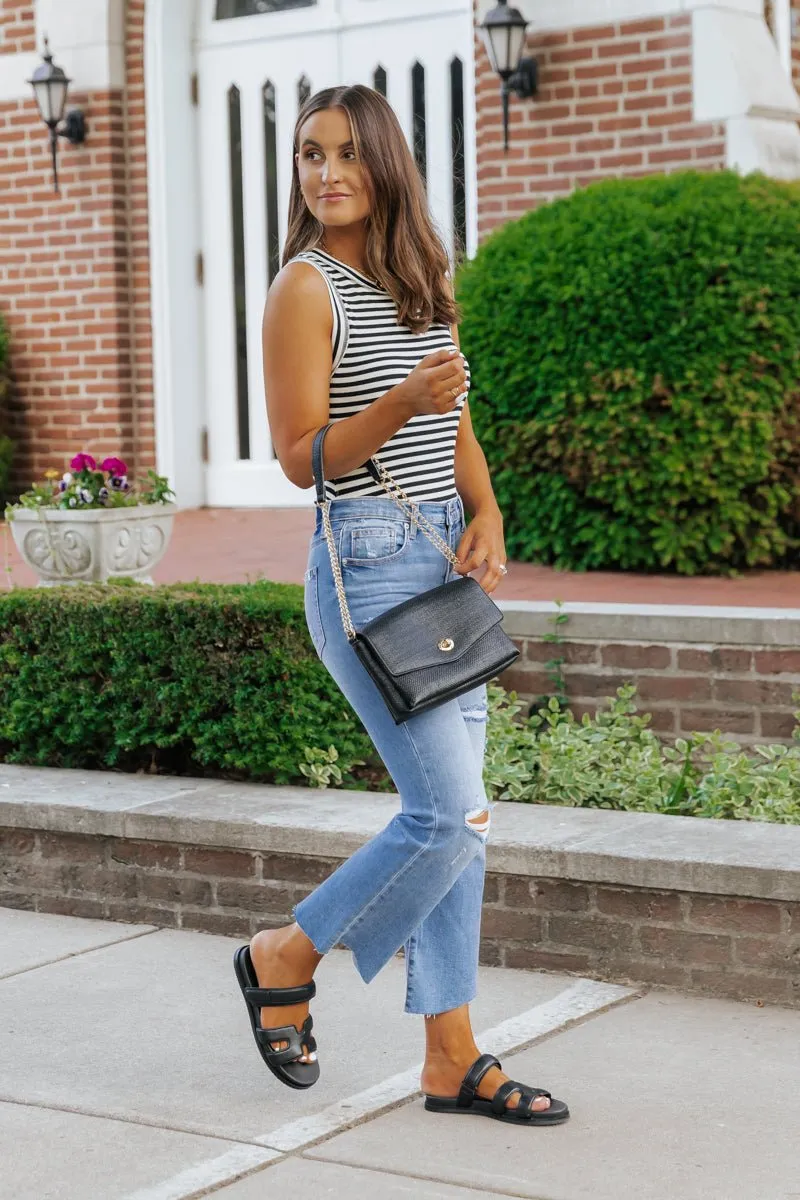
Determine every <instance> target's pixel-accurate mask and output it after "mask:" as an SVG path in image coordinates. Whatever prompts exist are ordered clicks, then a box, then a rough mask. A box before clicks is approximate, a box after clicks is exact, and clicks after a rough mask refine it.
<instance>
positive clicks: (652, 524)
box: [458, 172, 800, 575]
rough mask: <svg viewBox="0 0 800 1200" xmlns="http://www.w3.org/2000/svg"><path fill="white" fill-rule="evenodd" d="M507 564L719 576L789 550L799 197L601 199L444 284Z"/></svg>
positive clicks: (574, 200) (798, 537)
mask: <svg viewBox="0 0 800 1200" xmlns="http://www.w3.org/2000/svg"><path fill="white" fill-rule="evenodd" d="M458 298H459V301H460V303H461V305H462V307H463V313H464V318H463V324H462V327H461V340H462V345H463V347H464V351H465V353H466V354H467V355H468V356H469V358H470V362H471V365H472V371H473V386H472V391H471V395H470V406H471V409H472V412H473V417H474V421H475V427H476V430H477V432H478V435H479V437H480V438H481V442H482V445H483V448H484V450H485V452H486V456H487V459H488V461H489V466H490V470H491V472H492V478H493V481H494V485H495V489H496V493H497V497H498V500H499V502H500V505H501V508H502V510H503V513H504V517H505V522H506V545H507V549H508V552H509V555H510V556H512V557H515V558H518V559H522V560H524V561H530V562H541V563H550V564H554V565H556V566H558V567H561V568H569V569H587V568H622V569H631V570H632V569H635V570H645V571H650V570H665V569H667V570H672V571H677V572H680V573H682V574H688V575H691V574H697V573H705V572H708V573H715V572H717V573H726V572H730V571H731V570H736V569H738V568H745V567H755V566H768V567H778V566H784V565H794V564H796V562H797V551H798V546H800V185H798V184H795V183H781V182H777V181H775V180H771V179H766V178H764V177H762V176H758V175H751V176H748V177H747V178H741V177H739V176H738V175H736V174H733V173H728V172H720V173H716V174H700V173H696V172H687V173H678V174H675V175H670V176H666V177H662V176H655V177H650V178H645V179H630V180H608V181H605V182H601V183H598V184H596V185H594V186H592V187H590V188H587V189H586V190H584V191H578V192H576V193H574V194H573V195H572V196H570V197H568V198H566V199H563V200H559V201H557V202H555V203H553V204H549V205H546V206H544V207H541V208H539V209H536V210H535V211H533V212H530V213H527V214H526V215H525V216H524V217H522V218H521V219H520V220H518V221H515V222H512V223H510V224H508V225H506V226H504V227H503V228H502V229H500V230H499V231H498V232H496V233H495V234H493V235H492V236H491V237H490V238H489V239H488V240H487V241H486V242H485V243H484V244H483V246H482V247H481V248H480V250H479V251H478V254H477V256H476V257H475V259H474V260H473V261H472V262H467V263H465V264H464V266H463V267H462V269H461V271H460V273H459V276H458Z"/></svg>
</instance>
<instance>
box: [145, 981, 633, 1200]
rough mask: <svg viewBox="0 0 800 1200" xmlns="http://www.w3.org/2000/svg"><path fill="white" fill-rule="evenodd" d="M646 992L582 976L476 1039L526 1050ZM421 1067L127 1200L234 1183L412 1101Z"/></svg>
mask: <svg viewBox="0 0 800 1200" xmlns="http://www.w3.org/2000/svg"><path fill="white" fill-rule="evenodd" d="M641 994H642V992H641V990H639V989H636V988H628V987H620V986H619V985H617V984H612V983H598V982H596V981H595V980H593V979H578V980H576V982H575V983H574V984H573V985H572V986H571V987H569V988H567V989H566V990H565V991H563V992H561V993H559V995H557V996H555V997H553V999H552V1000H547V1001H545V1003H543V1004H538V1005H536V1007H535V1008H530V1009H528V1010H527V1012H524V1013H521V1014H520V1015H519V1016H516V1017H510V1018H509V1020H507V1021H503V1022H502V1023H501V1024H500V1025H495V1026H494V1027H493V1028H491V1029H487V1030H485V1031H484V1032H483V1033H481V1034H480V1035H479V1036H478V1037H477V1039H476V1040H477V1041H478V1042H479V1044H480V1046H481V1047H482V1048H483V1050H484V1051H485V1052H487V1053H489V1054H496V1055H501V1054H510V1053H512V1052H516V1051H521V1050H526V1049H527V1048H528V1047H529V1046H531V1045H533V1043H534V1042H537V1041H540V1040H541V1039H543V1038H546V1037H551V1036H553V1035H554V1034H558V1033H563V1032H564V1031H565V1030H567V1029H569V1028H571V1027H572V1026H574V1025H577V1024H580V1023H581V1022H583V1021H586V1020H588V1019H590V1018H592V1017H596V1016H599V1015H600V1014H601V1013H604V1012H607V1011H608V1010H609V1009H611V1008H615V1007H616V1006H617V1005H619V1004H624V1003H626V1002H628V1001H630V1000H635V999H637V998H638V997H639V996H640V995H641ZM421 1070H422V1064H421V1063H418V1064H416V1065H415V1066H413V1067H410V1068H409V1069H408V1070H407V1071H401V1072H400V1073H399V1074H397V1075H392V1076H390V1078H388V1079H384V1080H383V1081H382V1082H381V1083H378V1084H375V1085H374V1087H371V1088H367V1089H366V1090H365V1091H363V1092H357V1093H356V1095H354V1096H350V1097H348V1098H347V1099H346V1100H340V1101H338V1102H337V1103H336V1104H331V1105H329V1106H328V1107H327V1108H324V1109H322V1110H321V1111H320V1112H318V1113H315V1114H313V1115H312V1116H308V1117H300V1118H299V1119H298V1120H296V1121H290V1122H288V1124H286V1125H281V1126H279V1127H278V1128H277V1129H273V1130H272V1131H271V1132H269V1133H265V1134H262V1135H261V1136H259V1137H256V1138H253V1139H252V1143H254V1144H249V1145H245V1144H242V1145H241V1146H237V1147H236V1148H235V1149H234V1150H231V1151H229V1152H228V1153H226V1154H223V1155H221V1156H220V1157H219V1158H214V1159H211V1160H209V1161H208V1162H206V1163H200V1164H199V1165H198V1166H196V1167H190V1168H189V1169H188V1170H186V1171H181V1172H180V1173H179V1174H177V1175H175V1176H173V1178H172V1179H168V1180H165V1181H164V1182H163V1183H160V1184H156V1185H155V1186H153V1187H149V1188H145V1189H143V1190H141V1191H138V1192H135V1193H133V1194H132V1195H130V1196H126V1197H125V1198H124V1200H195V1198H197V1197H200V1196H205V1195H207V1194H208V1193H209V1192H211V1191H215V1190H216V1189H217V1188H220V1187H222V1186H224V1185H226V1184H230V1183H235V1182H236V1181H237V1180H238V1179H241V1178H243V1177H244V1176H245V1175H249V1174H252V1173H254V1172H257V1171H259V1170H260V1169H261V1168H262V1167H265V1166H269V1165H270V1164H272V1163H274V1162H277V1161H278V1160H279V1159H283V1158H285V1156H286V1155H287V1154H291V1153H297V1152H298V1151H301V1150H306V1149H308V1148H309V1147H310V1146H312V1145H315V1144H316V1143H318V1142H322V1141H326V1140H328V1139H329V1138H331V1137H334V1136H335V1135H336V1134H339V1133H344V1132H345V1131H346V1130H347V1129H352V1128H353V1126H355V1125H361V1124H363V1123H364V1122H365V1121H368V1120H373V1119H374V1118H375V1117H379V1116H381V1115H382V1114H383V1113H385V1112H389V1111H390V1110H391V1109H393V1108H397V1107H399V1106H400V1105H402V1104H405V1103H407V1102H408V1101H409V1100H413V1099H414V1097H415V1096H418V1095H419V1094H420V1086H419V1077H420V1072H421ZM248 1141H251V1139H248Z"/></svg>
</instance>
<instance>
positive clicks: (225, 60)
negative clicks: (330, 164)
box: [198, 0, 476, 507]
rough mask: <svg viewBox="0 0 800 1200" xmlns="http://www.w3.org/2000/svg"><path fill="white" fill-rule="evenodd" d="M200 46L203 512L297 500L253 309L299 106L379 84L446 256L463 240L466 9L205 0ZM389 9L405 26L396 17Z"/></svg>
mask: <svg viewBox="0 0 800 1200" xmlns="http://www.w3.org/2000/svg"><path fill="white" fill-rule="evenodd" d="M204 4H205V9H206V11H205V19H204V21H203V22H202V26H201V31H200V38H199V45H198V92H199V109H200V122H199V129H200V162H201V178H200V196H199V204H200V208H201V211H202V227H203V257H204V296H205V330H206V332H205V364H204V365H205V374H206V389H205V390H206V397H207V426H208V439H207V459H208V461H207V464H206V503H207V504H209V505H212V506H218V505H219V506H239V505H242V506H245V505H246V506H254V507H263V506H286V505H304V504H308V503H310V502H311V500H312V496H313V493H312V492H311V491H310V490H309V491H302V490H300V489H299V488H296V487H295V486H294V485H293V484H291V483H289V481H288V480H287V479H286V478H285V476H284V475H283V472H282V471H281V468H280V465H279V464H278V462H277V461H276V459H275V457H274V454H273V452H272V446H271V443H270V438H269V429H268V426H267V419H266V411H265V406H264V389H263V377H262V366H261V313H262V310H263V306H264V299H265V297H266V292H267V287H268V285H269V283H270V282H271V280H272V279H273V278H274V276H275V274H276V272H277V270H278V266H279V261H280V253H281V250H282V246H283V240H284V236H285V231H286V221H287V213H288V203H289V186H290V182H291V167H292V134H293V131H294V124H295V120H296V118H297V112H298V106H299V103H300V100H301V97H303V96H305V95H306V94H308V93H309V92H316V91H319V89H320V88H324V87H332V86H335V85H336V84H339V83H367V84H369V85H370V86H378V87H380V89H381V90H382V91H384V92H385V94H386V95H387V97H388V99H389V102H390V103H391V104H392V106H393V107H394V109H395V111H396V113H397V115H398V117H399V118H400V122H401V124H402V126H403V130H404V131H405V133H406V136H407V137H408V139H409V144H410V145H411V146H412V147H413V148H414V152H415V156H416V158H417V162H418V163H419V165H420V168H421V169H422V170H423V171H424V174H425V178H426V183H427V188H428V196H429V200H430V204H431V208H432V211H433V215H434V218H435V220H436V222H437V225H438V227H439V229H440V232H441V234H442V236H443V238H444V240H445V242H446V244H447V245H448V247H449V248H450V250H451V253H456V252H460V250H461V249H466V251H467V252H468V253H470V252H471V251H472V249H473V247H474V244H475V228H476V221H475V208H474V203H473V194H474V154H473V146H474V111H475V107H474V83H473V62H472V36H473V32H472V2H471V0H404V2H403V3H402V4H399V3H397V2H396V0H204ZM398 12H400V13H401V14H402V15H398Z"/></svg>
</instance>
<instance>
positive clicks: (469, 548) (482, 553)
mask: <svg viewBox="0 0 800 1200" xmlns="http://www.w3.org/2000/svg"><path fill="white" fill-rule="evenodd" d="M456 553H457V555H458V558H459V561H460V564H461V565H460V566H458V567H456V568H455V570H456V572H457V573H458V574H459V575H468V574H469V573H470V571H475V570H477V568H478V567H479V566H480V565H481V564H482V563H486V570H485V571H484V573H483V575H482V576H481V578H480V579H479V580H478V582H479V583H480V585H481V587H482V588H483V590H484V591H485V592H487V593H491V592H493V591H494V590H495V588H496V587H497V585H498V583H499V582H500V581H501V579H503V572H502V571H501V570H500V565H501V564H503V565H505V561H506V546H505V540H504V538H503V517H502V514H501V512H500V509H499V508H497V507H494V506H493V507H491V508H489V509H485V510H483V511H482V512H478V513H476V514H475V516H474V517H473V519H472V520H471V521H470V523H469V525H468V526H467V528H466V529H465V530H464V534H463V536H462V538H461V541H460V542H459V543H458V550H457V551H456Z"/></svg>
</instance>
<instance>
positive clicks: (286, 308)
mask: <svg viewBox="0 0 800 1200" xmlns="http://www.w3.org/2000/svg"><path fill="white" fill-rule="evenodd" d="M295 314H296V315H298V316H302V317H303V319H304V320H306V321H308V320H311V321H316V320H320V321H322V322H324V323H325V324H327V325H330V323H331V303H330V298H329V295H328V287H327V284H326V283H325V280H324V278H323V277H322V275H321V274H320V272H319V271H318V270H317V268H316V267H314V266H312V264H311V263H308V262H297V261H294V260H293V261H292V262H289V263H287V264H286V266H285V267H282V268H281V270H280V271H279V272H278V274H277V275H276V276H275V279H274V280H273V282H272V284H271V286H270V289H269V293H268V295H267V304H266V308H265V312H264V317H265V319H267V318H268V317H270V316H275V315H280V316H282V317H291V316H293V315H295Z"/></svg>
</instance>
